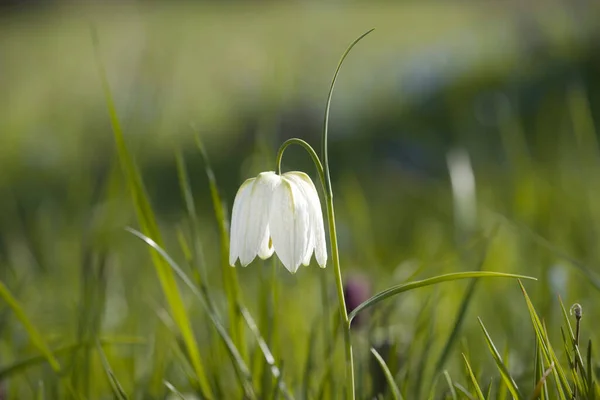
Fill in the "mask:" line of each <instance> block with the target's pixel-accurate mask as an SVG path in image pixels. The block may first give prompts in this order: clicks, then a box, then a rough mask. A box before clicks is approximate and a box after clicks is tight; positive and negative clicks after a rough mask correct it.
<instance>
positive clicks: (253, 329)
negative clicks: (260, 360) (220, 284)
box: [240, 306, 293, 400]
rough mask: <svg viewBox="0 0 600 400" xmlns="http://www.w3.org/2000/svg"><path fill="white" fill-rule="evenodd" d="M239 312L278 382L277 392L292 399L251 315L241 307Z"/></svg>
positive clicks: (288, 399)
mask: <svg viewBox="0 0 600 400" xmlns="http://www.w3.org/2000/svg"><path fill="white" fill-rule="evenodd" d="M240 311H241V314H242V317H244V320H245V321H246V324H247V325H248V328H250V331H251V332H252V333H253V334H254V337H255V338H256V342H257V343H258V347H259V348H260V350H261V352H262V353H263V356H264V357H265V361H266V363H267V365H268V366H269V368H270V370H271V374H272V375H273V378H275V379H276V380H277V381H278V385H280V387H279V391H280V392H281V393H283V396H284V397H285V398H286V399H287V400H290V399H293V397H292V395H291V393H290V392H289V391H288V389H287V387H286V385H285V382H284V381H283V378H282V377H281V370H280V369H279V368H278V367H277V364H275V358H274V357H273V354H272V353H271V350H270V349H269V346H268V345H267V342H265V339H263V337H262V335H261V334H260V332H259V330H258V326H256V322H255V321H254V319H253V318H252V315H250V312H249V311H248V310H247V309H246V308H244V307H243V306H240Z"/></svg>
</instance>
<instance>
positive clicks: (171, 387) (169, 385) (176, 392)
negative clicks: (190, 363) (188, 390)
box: [164, 381, 186, 400]
mask: <svg viewBox="0 0 600 400" xmlns="http://www.w3.org/2000/svg"><path fill="white" fill-rule="evenodd" d="M164 384H165V386H166V387H167V389H169V392H171V393H173V395H174V396H176V397H177V398H178V399H179V400H186V398H185V396H184V395H183V394H182V393H181V392H180V391H179V390H177V388H176V387H175V386H174V385H173V384H172V383H171V382H169V381H164Z"/></svg>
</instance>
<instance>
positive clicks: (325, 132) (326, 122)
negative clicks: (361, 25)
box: [321, 28, 375, 197]
mask: <svg viewBox="0 0 600 400" xmlns="http://www.w3.org/2000/svg"><path fill="white" fill-rule="evenodd" d="M374 30H375V28H373V29H370V30H368V31H367V32H365V33H363V34H362V35H360V36H359V37H358V38H357V39H356V40H355V41H354V42H352V43H351V44H350V46H348V48H347V49H346V51H345V52H344V54H342V58H340V62H339V63H338V65H337V68H336V69H335V73H334V74H333V79H332V80H331V86H330V87H329V95H328V96H327V105H326V106H325V120H324V121H323V140H322V143H321V146H322V149H321V150H322V154H323V163H324V165H325V179H326V181H327V186H326V189H325V192H326V193H327V194H328V195H329V196H332V197H333V190H332V189H331V176H330V175H329V155H328V152H327V137H328V127H329V109H330V108H331V98H332V97H333V88H334V87H335V81H337V77H338V75H339V73H340V69H341V68H342V64H343V63H344V60H345V59H346V57H347V56H348V54H350V50H352V48H353V47H354V46H356V44H357V43H358V42H360V41H361V40H362V39H363V38H364V37H365V36H367V35H368V34H369V33H371V32H373V31H374Z"/></svg>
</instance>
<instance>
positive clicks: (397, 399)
mask: <svg viewBox="0 0 600 400" xmlns="http://www.w3.org/2000/svg"><path fill="white" fill-rule="evenodd" d="M371 353H373V356H375V359H376V360H377V362H378V363H379V365H380V366H381V369H382V370H383V373H384V374H385V379H386V380H387V383H388V387H389V388H390V391H391V393H392V398H393V399H394V400H403V397H402V393H400V389H399V388H398V385H396V382H395V381H394V376H393V375H392V373H391V371H390V369H389V368H388V366H387V364H386V363H385V360H384V359H383V357H381V355H380V354H379V353H378V352H377V350H375V349H374V348H373V347H371Z"/></svg>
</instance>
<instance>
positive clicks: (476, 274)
mask: <svg viewBox="0 0 600 400" xmlns="http://www.w3.org/2000/svg"><path fill="white" fill-rule="evenodd" d="M469 278H513V279H519V278H520V279H532V280H537V279H536V278H533V277H530V276H524V275H515V274H505V273H502V272H491V271H470V272H454V273H450V274H445V275H439V276H435V277H433V278H427V279H423V280H420V281H415V282H409V283H403V284H400V285H397V286H392V287H391V288H389V289H386V290H384V291H381V292H379V293H377V294H376V295H374V296H373V297H371V298H370V299H368V300H366V301H364V302H363V303H361V304H360V305H358V307H356V308H355V309H354V310H352V312H350V313H349V315H348V317H349V318H350V320H352V319H353V318H354V317H355V316H356V314H358V313H359V312H361V311H362V310H364V309H366V308H369V307H372V306H374V305H375V304H377V303H379V302H381V301H383V300H385V299H387V298H389V297H392V296H395V295H397V294H400V293H403V292H407V291H409V290H413V289H418V288H421V287H425V286H430V285H435V284H437V283H442V282H449V281H456V280H460V279H469Z"/></svg>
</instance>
